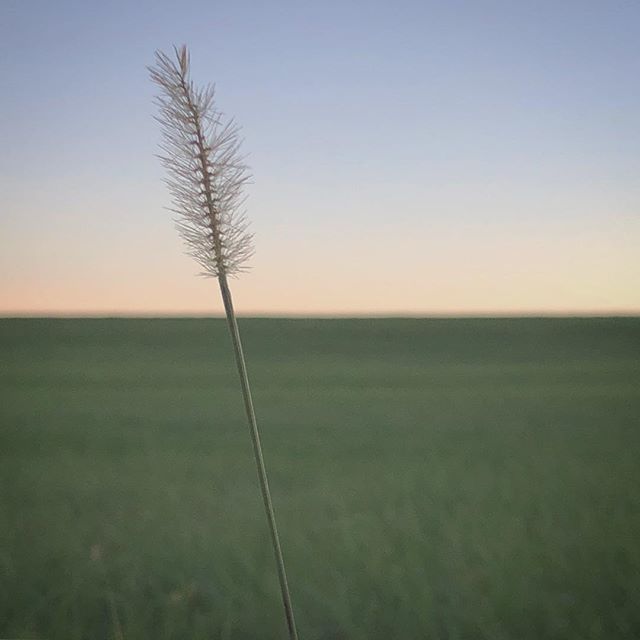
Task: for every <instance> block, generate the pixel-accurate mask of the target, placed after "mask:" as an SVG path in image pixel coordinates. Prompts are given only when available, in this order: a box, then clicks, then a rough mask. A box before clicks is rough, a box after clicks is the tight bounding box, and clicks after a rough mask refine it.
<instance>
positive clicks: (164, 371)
mask: <svg viewBox="0 0 640 640" xmlns="http://www.w3.org/2000/svg"><path fill="white" fill-rule="evenodd" d="M240 326H241V331H242V332H243V335H244V340H245V350H246V354H247V358H248V362H249V370H250V374H251V377H252V381H253V385H254V399H255V402H256V408H257V412H258V419H259V421H260V423H261V427H262V431H263V441H264V446H265V454H266V459H267V465H268V467H269V471H270V475H271V485H272V490H273V493H274V501H275V506H276V510H277V515H278V519H279V526H280V530H281V535H282V542H283V546H284V552H285V558H286V560H287V564H288V571H289V579H290V584H291V589H292V594H293V598H294V604H295V606H296V613H297V618H298V623H299V627H300V632H301V635H302V638H303V639H304V640H313V639H315V640H318V639H321V638H324V639H327V640H328V639H330V638H333V639H336V640H337V639H343V640H352V639H362V640H364V639H377V638H379V639H389V638H398V639H413V638H415V639H419V638H428V639H434V640H435V639H451V640H453V639H474V638H487V639H488V638H491V639H496V640H500V639H513V640H528V639H531V640H544V639H547V638H549V639H551V638H554V639H556V638H557V639H576V640H577V639H580V640H582V639H589V638H594V639H595V638H598V639H600V638H601V639H605V638H606V639H617V638H629V639H631V638H638V637H640V424H639V415H640V320H638V319H633V318H629V319H541V320H537V319H522V320H518V319H504V320H490V319H483V320H402V319H393V320H381V319H380V320H257V319H256V320H252V319H246V320H241V322H240ZM0 359H1V364H0V367H1V368H0V429H1V431H0V433H1V439H0V451H1V455H2V458H1V460H0V463H1V464H0V474H1V483H2V484H1V488H2V494H1V496H2V502H1V504H0V527H1V528H0V535H1V538H0V570H1V572H2V575H1V583H0V588H1V591H0V597H1V601H0V637H3V638H49V639H50V640H74V639H77V640H80V639H85V638H87V639H89V638H91V639H104V638H116V639H118V640H120V639H122V638H124V639H125V640H134V639H135V640H138V639H141V640H142V639H149V640H151V639H153V640H161V639H169V638H171V639H176V640H177V639H185V640H186V639H188V640H192V639H193V640H195V639H199V638H202V639H204V638H207V639H209V640H210V639H213V638H236V639H249V638H260V639H263V638H264V639H271V638H282V637H284V622H283V616H282V612H281V604H280V601H279V592H278V586H277V580H276V575H275V568H274V563H273V559H272V555H271V549H270V546H269V542H268V534H267V529H266V525H265V522H264V516H263V509H262V504H261V502H260V497H259V490H258V486H257V479H256V472H255V469H254V466H253V459H252V452H251V445H250V440H249V435H248V432H247V427H246V423H245V420H244V417H243V413H242V400H241V397H240V392H239V387H238V384H237V378H236V372H235V370H234V365H233V361H232V354H231V347H230V343H229V338H228V336H227V330H226V326H225V324H224V321H223V320H207V319H198V320H189V319H187V320H167V319H163V320H1V321H0Z"/></svg>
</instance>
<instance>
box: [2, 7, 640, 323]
mask: <svg viewBox="0 0 640 640" xmlns="http://www.w3.org/2000/svg"><path fill="white" fill-rule="evenodd" d="M0 18H1V19H0V35H1V36H2V37H1V38H0V47H1V48H2V55H1V57H0V73H1V75H2V79H3V87H4V91H3V94H4V95H3V100H2V103H1V104H0V116H1V121H0V136H1V137H0V139H1V140H2V148H3V153H2V154H1V155H0V179H1V184H2V189H1V191H0V207H1V209H2V213H1V218H0V232H1V235H2V252H1V254H2V255H1V256H0V298H1V299H2V302H1V303H0V304H1V305H2V306H0V312H4V313H16V312H18V313H21V312H29V313H48V312H70V313H73V312H83V313H91V312H95V313H102V312H119V313H127V312H162V313H182V312H210V311H219V310H220V305H219V303H218V301H217V297H216V291H215V288H213V287H212V285H213V283H212V282H210V281H205V280H202V279H199V278H195V277H194V274H195V273H197V272H198V267H197V265H195V263H191V262H190V261H189V259H188V258H187V257H185V256H183V255H182V249H181V244H180V240H179V238H178V237H177V234H176V233H175V231H174V229H173V226H172V222H171V216H170V214H168V213H167V212H166V211H165V210H163V206H165V205H167V204H168V198H167V195H166V193H165V190H164V187H163V184H162V177H163V176H162V170H161V167H160V166H159V163H158V161H157V159H156V158H155V157H154V153H156V145H157V142H158V139H159V135H158V133H159V132H158V130H157V126H156V123H155V122H154V121H153V118H152V115H153V105H152V96H153V92H154V87H153V86H152V85H151V83H150V82H149V80H148V77H147V72H146V69H145V66H146V65H147V64H150V63H152V61H153V51H154V50H155V49H157V48H161V49H168V48H170V46H171V45H172V44H173V43H176V44H181V43H186V44H188V45H189V47H190V50H191V55H192V63H193V76H194V79H195V80H196V81H199V82H209V81H213V82H215V83H216V86H217V90H218V103H219V106H220V108H221V109H222V110H223V111H225V112H227V113H229V114H231V115H233V116H235V118H236V119H237V120H238V122H239V123H240V124H241V125H242V127H243V135H244V138H245V150H246V151H247V152H248V154H249V162H250V164H251V166H252V170H253V174H254V184H253V185H252V186H251V187H250V189H249V201H248V209H249V211H248V213H249V217H250V218H251V220H252V222H253V230H254V232H255V233H256V249H257V252H256V256H255V258H254V260H253V270H252V272H251V273H250V274H248V275H247V276H243V278H242V279H241V280H239V281H238V282H237V283H234V288H235V289H236V298H237V300H238V307H239V308H240V310H241V311H244V312H247V313H276V314H278V313H312V314H315V313H491V312H507V313H525V312H526V313H535V312H541V311H550V312H567V313H573V312H605V313H607V312H615V311H627V312H629V311H631V312H638V311H640V288H639V287H638V286H637V282H638V281H639V279H640V258H639V257H638V254H640V251H638V246H640V216H639V214H640V186H639V185H640V181H639V176H640V154H639V149H640V123H639V120H638V113H640V81H639V80H638V78H639V77H640V74H639V73H638V72H639V71H640V69H639V67H640V63H639V61H640V5H638V4H637V3H633V2H588V1H585V2H518V3H513V2H488V1H487V2H484V1H477V2H455V1H453V2H398V3H395V4H392V3H378V2H325V3H311V2H309V3H284V2H272V3H270V2H227V3H218V2H184V3H183V4H181V5H180V6H178V4H177V3H163V2H156V3H150V2H138V3H130V4H129V3H123V2H122V3H120V2H100V3H98V2H84V3H81V2H54V3H51V2H30V1H27V2H12V1H7V0H5V2H3V4H2V7H1V8H0Z"/></svg>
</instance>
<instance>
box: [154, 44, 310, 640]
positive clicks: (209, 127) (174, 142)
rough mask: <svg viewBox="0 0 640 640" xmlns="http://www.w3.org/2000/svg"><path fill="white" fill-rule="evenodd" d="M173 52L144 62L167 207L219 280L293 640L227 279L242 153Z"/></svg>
mask: <svg viewBox="0 0 640 640" xmlns="http://www.w3.org/2000/svg"><path fill="white" fill-rule="evenodd" d="M174 54H175V58H172V57H170V56H168V55H166V54H165V53H163V52H161V51H157V52H156V64H155V66H153V67H149V72H150V75H151V79H152V80H153V82H155V83H156V84H157V85H158V86H159V87H160V94H159V95H158V96H157V97H156V104H157V106H158V109H159V115H158V116H156V120H157V121H158V122H159V123H160V125H161V127H162V133H163V142H162V144H161V149H162V151H163V155H161V156H160V159H161V161H162V163H163V165H164V166H165V168H166V169H167V172H168V178H167V179H166V182H167V185H168V187H169V191H170V192H171V196H172V201H173V207H172V208H171V211H173V212H174V213H176V214H177V216H178V218H177V220H176V223H177V227H178V230H179V231H180V234H181V235H182V237H183V238H184V240H185V242H186V245H187V252H188V253H189V255H191V256H193V257H194V258H195V259H196V260H197V261H198V262H199V263H200V265H201V266H202V267H203V269H204V272H203V275H205V276H211V277H215V278H217V279H218V283H219V285H220V292H221V294H222V301H223V303H224V309H225V313H226V316H227V323H228V325H229V331H230V333H231V342H232V344H233V351H234V354H235V360H236V365H237V367H238V373H239V375H240V385H241V388H242V395H243V398H244V406H245V411H246V414H247V420H248V422H249V431H250V434H251V441H252V443H253V452H254V456H255V461H256V466H257V469H258V479H259V481H260V490H261V493H262V500H263V502H264V508H265V511H266V515H267V522H268V525H269V531H270V534H271V542H272V544H273V551H274V554H275V559H276V565H277V569H278V579H279V582H280V590H281V593H282V602H283V605H284V611H285V616H286V622H287V628H288V631H289V638H290V639H291V640H297V637H298V635H297V631H296V625H295V620H294V615H293V607H292V604H291V595H290V593H289V587H288V584H287V574H286V571H285V565H284V558H283V555H282V548H281V545H280V538H279V536H278V529H277V527H276V517H275V512H274V509H273V503H272V500H271V492H270V490H269V482H268V479H267V471H266V467H265V464H264V457H263V454H262V445H261V443H260V433H259V430H258V423H257V420H256V415H255V410H254V407H253V400H252V398H251V388H250V385H249V377H248V375H247V366H246V363H245V359H244V354H243V351H242V343H241V340H240V332H239V330H238V322H237V320H236V314H235V311H234V308H233V300H232V297H231V290H230V288H229V282H228V277H229V276H234V275H236V274H238V273H240V272H242V271H244V270H246V262H247V260H248V258H250V257H251V255H252V254H253V236H252V234H251V233H250V232H249V231H248V228H247V221H246V217H245V213H244V210H243V204H244V196H243V187H244V185H245V184H246V183H247V181H248V180H249V172H248V168H247V165H246V164H245V162H244V158H243V156H242V155H241V154H240V136H239V129H238V127H237V125H236V124H235V123H234V121H233V120H229V119H225V118H224V116H223V114H222V113H221V112H220V111H218V110H217V108H216V105H215V101H214V88H213V86H212V85H207V86H205V87H202V88H199V87H196V86H195V85H194V84H193V82H192V81H191V79H190V72H189V53H188V51H187V48H186V47H184V46H183V47H180V48H175V47H174Z"/></svg>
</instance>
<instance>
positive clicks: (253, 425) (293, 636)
mask: <svg viewBox="0 0 640 640" xmlns="http://www.w3.org/2000/svg"><path fill="white" fill-rule="evenodd" d="M218 282H219V283H220V292H221V293H222V301H223V302H224V309H225V312H226V314H227V323H228V325H229V331H230V333H231V342H232V343H233V351H234V354H235V357H236V364H237V366H238V373H239V374H240V384H241V386H242V396H243V398H244V408H245V410H246V412H247V419H248V421H249V431H250V433H251V441H252V443H253V453H254V456H255V459H256V466H257V468H258V479H259V480H260V491H261V492H262V501H263V502H264V509H265V511H266V513H267V521H268V523H269V531H270V533H271V542H272V544H273V552H274V554H275V558H276V565H277V567H278V579H279V581H280V591H281V593H282V604H283V605H284V612H285V616H286V619H287V627H288V629H289V639H290V640H298V633H297V631H296V623H295V619H294V617H293V606H292V605H291V595H290V593H289V585H288V584H287V573H286V571H285V568H284V558H283V556H282V548H281V546H280V537H279V536H278V529H277V527H276V514H275V512H274V510H273V503H272V502H271V492H270V491H269V481H268V480H267V469H266V467H265V464H264V457H263V455H262V444H261V443H260V433H259V431H258V422H257V420H256V414H255V411H254V409H253V400H252V399H251V388H250V386H249V376H248V375H247V365H246V364H245V361H244V354H243V353H242V343H241V342H240V332H239V331H238V322H237V321H236V314H235V311H234V310H233V301H232V299H231V291H230V290H229V285H228V283H227V278H226V275H225V274H224V273H220V274H219V276H218Z"/></svg>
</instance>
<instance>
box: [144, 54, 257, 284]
mask: <svg viewBox="0 0 640 640" xmlns="http://www.w3.org/2000/svg"><path fill="white" fill-rule="evenodd" d="M174 54H175V58H171V57H170V56H168V55H167V54H165V53H163V52H162V51H156V54H155V56H156V64H155V66H153V67H149V73H150V76H151V80H152V81H153V82H155V83H156V84H157V85H158V86H159V88H160V93H159V95H158V96H157V97H156V99H155V102H156V104H157V106H158V115H157V116H156V120H157V121H158V122H159V123H160V125H161V127H162V138H163V141H162V143H161V144H160V149H161V150H162V155H160V160H161V161H162V164H163V165H164V167H165V168H166V169H167V172H168V177H167V178H166V183H167V186H168V187H169V191H170V193H171V197H172V203H173V206H172V207H171V208H170V210H171V211H173V212H174V213H176V214H177V216H178V218H177V220H176V225H177V227H178V230H179V231H180V234H181V236H182V238H183V239H184V240H185V242H186V245H187V253H188V254H189V255H191V256H192V257H194V258H195V259H196V260H197V261H198V262H199V263H200V265H201V266H202V267H203V269H204V273H203V275H206V276H213V277H219V276H224V275H231V276H232V275H236V274H238V273H239V272H242V271H246V269H247V267H246V262H247V260H248V259H249V258H250V257H251V256H252V255H253V234H251V233H250V232H249V231H248V222H247V219H246V216H245V213H244V210H243V205H244V196H243V193H242V191H243V187H244V185H245V184H246V183H247V182H248V181H249V179H250V174H249V170H248V167H247V165H246V164H245V163H244V158H243V156H242V155H241V153H240V142H241V140H240V136H239V129H238V126H237V125H236V124H235V122H234V121H233V120H232V119H225V117H224V116H223V114H222V113H221V112H220V111H218V109H217V108H216V105H215V101H214V87H213V86H212V85H206V86H204V87H196V86H195V85H194V84H193V82H192V80H191V78H190V72H189V52H188V51H187V48H186V47H185V46H182V47H180V48H176V47H174Z"/></svg>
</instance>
